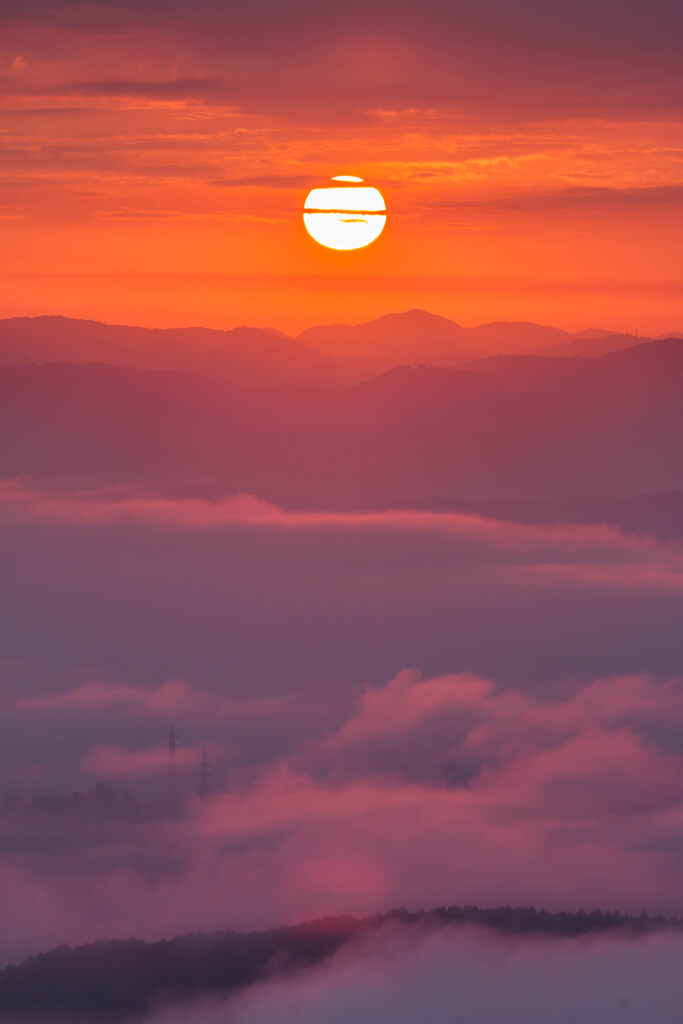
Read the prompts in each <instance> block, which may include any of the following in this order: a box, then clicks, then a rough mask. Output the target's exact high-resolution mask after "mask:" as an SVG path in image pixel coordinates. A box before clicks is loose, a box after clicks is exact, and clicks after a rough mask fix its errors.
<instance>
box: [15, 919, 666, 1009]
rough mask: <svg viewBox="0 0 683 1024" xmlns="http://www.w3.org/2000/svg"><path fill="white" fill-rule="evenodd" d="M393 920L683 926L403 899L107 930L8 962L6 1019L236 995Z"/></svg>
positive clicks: (575, 932)
mask: <svg viewBox="0 0 683 1024" xmlns="http://www.w3.org/2000/svg"><path fill="white" fill-rule="evenodd" d="M392 923H398V924H402V925H409V926H411V927H422V928H430V927H431V928H433V927H444V926H457V925H461V924H476V925H481V926H485V927H488V928H491V929H494V930H496V931H497V932H501V933H504V934H506V935H519V936H521V935H544V936H549V937H556V938H571V937H576V936H581V935H590V934H600V933H607V932H610V933H615V932H618V933H621V934H624V935H632V936H638V935H644V934H647V933H649V932H653V931H657V930H662V929H676V930H681V929H683V921H680V920H674V919H666V918H664V917H651V916H649V915H647V914H645V913H643V914H641V915H640V916H638V917H634V916H629V915H626V914H620V913H616V912H603V911H599V910H594V911H591V912H590V913H586V912H584V911H583V910H581V911H578V912H577V913H567V912H559V913H552V912H549V911H545V910H535V909H534V908H532V907H509V906H508V907H497V908H492V909H480V908H479V907H475V906H472V907H441V908H438V909H436V910H432V911H419V912H417V913H411V912H409V911H407V910H405V909H403V908H401V909H398V910H393V911H390V912H389V913H387V914H382V915H376V916H373V917H366V918H360V919H359V918H352V917H346V916H345V917H337V918H325V919H322V920H319V921H313V922H308V923H304V924H300V925H296V926H294V927H286V928H277V929H272V930H270V931H263V932H252V933H240V932H235V931H223V932H215V933H212V934H193V935H184V936H180V937H178V938H175V939H170V940H162V941H160V942H144V941H142V940H140V939H125V940H101V941H98V942H93V943H90V944H88V945H84V946H78V947H74V948H71V947H69V946H60V947H58V948H56V949H53V950H50V951H49V952H47V953H41V954H39V955H37V956H32V957H29V958H28V959H27V960H25V961H24V962H23V963H22V964H20V965H17V966H14V965H10V966H8V967H5V968H4V969H2V970H0V1014H1V1015H2V1018H3V1019H4V1020H21V1019H23V1018H30V1019H36V1018H44V1019H48V1018H60V1019H65V1018H70V1017H71V1018H78V1019H81V1020H84V1019H88V1020H90V1021H103V1022H113V1021H123V1020H127V1019H140V1018H143V1017H144V1016H146V1015H147V1014H148V1013H150V1012H151V1011H153V1010H155V1009H158V1008H160V1007H162V1006H165V1005H168V1004H171V1003H178V1002H183V1001H186V1000H191V999H196V998H198V997H201V996H209V995H228V994H230V993H231V992H234V991H236V990H238V989H241V988H244V987H246V986H248V985H251V984H254V983H255V982H258V981H260V980H263V979H265V978H267V977H270V976H273V975H278V974H284V973H290V972H292V971H296V970H300V969H302V968H306V967H312V966H314V965H315V964H318V963H320V962H322V961H324V960H325V959H326V958H328V957H330V956H332V955H333V954H334V953H336V952H337V951H338V950H339V949H340V948H341V947H342V946H343V945H344V944H345V943H347V942H349V941H350V940H351V939H354V938H357V937H359V936H362V935H364V934H368V933H371V932H373V931H376V930H377V929H379V928H380V927H382V926H387V925H390V924H392Z"/></svg>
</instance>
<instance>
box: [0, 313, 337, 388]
mask: <svg viewBox="0 0 683 1024" xmlns="http://www.w3.org/2000/svg"><path fill="white" fill-rule="evenodd" d="M53 362H67V363H108V364H110V365H113V366H132V367H136V368H138V369H146V370H186V371H188V372H191V373H201V374H206V375H208V376H212V377H217V378H221V379H226V380H229V381H231V382H233V383H236V384H254V385H258V384H260V385H263V386H266V387H267V386H269V385H271V384H312V383H321V382H324V381H330V380H334V379H337V378H338V377H339V375H340V373H339V369H338V368H337V367H336V366H335V365H334V361H333V360H331V359H330V358H329V357H328V356H325V355H324V354H323V353H320V352H317V351H315V349H312V348H309V347H308V346H307V345H305V344H304V343H303V342H300V341H296V340H295V339H293V338H289V337H287V335H284V334H281V333H280V332H278V331H274V330H268V329H261V328H257V327H236V328H235V329H234V330H231V331H215V330H209V329H207V328H203V327H178V328H171V329H165V330H161V329H157V328H147V327H125V326H119V325H112V324H102V323H98V322H97V321H95V320H72V319H69V318H67V317H62V316H39V317H17V318H14V319H10V320H0V363H38V364H42V363H53Z"/></svg>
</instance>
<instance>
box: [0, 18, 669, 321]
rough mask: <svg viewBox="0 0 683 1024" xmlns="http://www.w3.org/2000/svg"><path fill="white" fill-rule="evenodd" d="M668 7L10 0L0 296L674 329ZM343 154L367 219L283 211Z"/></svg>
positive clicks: (137, 307)
mask: <svg viewBox="0 0 683 1024" xmlns="http://www.w3.org/2000/svg"><path fill="white" fill-rule="evenodd" d="M681 27H682V26H681V9H680V5H678V4H677V3H674V2H672V0H657V2H656V3H655V4H648V5H646V4H645V3H644V0H638V2H636V3H634V4H630V5H629V6H628V8H625V7H624V5H623V4H616V3H613V2H611V0H600V2H599V3H598V4H597V5H596V4H591V5H588V4H587V3H575V4H573V5H572V6H571V7H570V8H567V7H563V8H561V9H559V8H558V9H554V8H553V9H551V8H548V5H547V4H541V3H540V0H533V2H529V3H526V4H522V5H517V6H515V7H514V8H512V7H510V5H508V4H504V3H502V2H501V0H487V2H485V3H483V4H479V5H476V7H472V6H471V5H465V4H464V3H456V4H449V5H443V4H441V3H439V2H437V0H429V2H427V3H426V4H420V5H417V4H409V5H405V6H403V7H402V8H400V10H396V9H395V7H393V6H392V7H391V9H390V8H389V6H388V4H386V3H385V2H384V0H373V2H372V3H371V4H364V5H362V6H361V5H358V4H352V5H351V6H349V5H348V4H345V5H344V6H343V9H341V8H331V9H327V8H322V7H320V6H319V5H313V4H312V3H311V2H310V0H298V2H297V3H294V4H291V3H288V4H283V3H281V2H277V0H260V2H255V3H253V4H250V5H248V7H247V6H243V5H239V6H238V5H227V6H224V7H221V8H220V9H219V8H216V6H215V5H213V4H209V3H208V2H204V0H201V2H199V3H193V4H190V3H189V2H187V0H176V2H171V3H164V4H160V3H155V2H149V3H146V4H145V5H143V6H142V7H141V6H140V5H139V4H133V3H130V2H128V0H119V2H117V3H114V4H104V3H100V2H95V3H91V4H89V5H88V6H87V7H75V6H73V5H71V4H67V3H65V2H63V0H53V2H50V3H47V4H37V3H21V4H19V3H17V2H14V0H13V2H10V3H7V4H4V5H3V11H2V13H1V14H0V39H1V40H2V41H1V43H0V137H1V138H2V141H3V148H2V157H1V159H2V171H3V194H2V200H1V202H0V221H1V222H2V231H3V238H4V244H3V247H2V255H1V256H0V274H2V275H3V278H4V280H5V281H6V282H7V287H5V288H4V289H3V299H2V302H1V304H0V315H15V314H33V313H48V312H49V313H53V312H61V313H65V314H68V315H78V316H90V317H96V318H102V319H107V320H110V321H119V322H121V321H128V322H137V323H145V324H154V325H160V326H163V325H171V324H189V323H195V324H206V325H211V326H232V325H234V324H236V323H240V322H248V323H266V322H267V323H271V324H273V325H274V326H277V327H280V328H283V329H286V330H296V329H301V328H302V327H305V326H308V325H310V324H311V323H313V322H318V321H321V320H323V321H324V320H327V321H329V320H335V319H345V320H360V319H363V318H367V317H370V316H374V315H378V314H380V313H383V312H386V311H387V310H389V309H395V308H397V307H399V306H401V307H403V306H405V305H406V304H408V305H417V306H426V307H428V308H430V309H432V310H434V311H435V312H440V313H443V314H445V315H449V316H452V317H456V318H457V319H459V320H460V321H462V322H465V323H467V322H475V321H482V320H492V319H501V318H506V319H534V320H545V321H550V322H553V323H556V324H558V325H559V326H564V327H571V328H575V329H576V328H581V327H585V326H606V327H611V328H617V329H620V330H634V329H635V328H640V330H641V331H643V332H650V333H661V332H664V331H666V330H670V329H681V326H682V324H683V308H682V304H681V298H680V295H681V292H682V289H681V271H680V267H681V266H682V265H683V243H682V242H681V238H683V233H682V232H681V227H682V226H683V224H682V221H683V217H682V210H683V143H682V141H681V111H682V109H683V72H681V68H680V61H679V54H678V52H677V48H676V46H675V45H674V44H673V40H675V39H676V38H679V37H680V29H681ZM341 172H352V173H357V174H358V175H359V176H362V177H364V178H365V179H366V180H367V181H368V182H370V183H372V184H376V185H378V186H379V187H380V188H381V189H382V192H383V194H384V195H385V196H386V198H387V203H388V206H389V209H390V211H391V217H390V222H389V226H388V228H387V230H386V231H385V233H384V235H383V237H382V238H381V239H380V241H378V242H377V243H376V244H374V245H371V246H370V247H369V248H368V249H367V250H364V251H362V252H356V253H354V254H352V255H349V254H339V253H334V252H325V251H321V249H320V247H319V246H316V245H315V244H314V243H312V242H311V241H310V239H309V238H308V237H307V235H306V233H305V231H304V229H303V226H302V223H301V206H302V202H303V199H304V196H305V194H306V192H307V190H308V189H309V188H310V187H311V185H312V184H314V183H315V182H316V181H319V180H322V179H325V178H328V177H329V176H330V175H332V174H336V173H341Z"/></svg>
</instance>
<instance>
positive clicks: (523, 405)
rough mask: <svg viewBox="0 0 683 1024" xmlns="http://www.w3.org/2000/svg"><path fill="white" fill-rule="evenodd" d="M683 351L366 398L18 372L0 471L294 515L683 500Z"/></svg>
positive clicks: (430, 375) (377, 384) (530, 365)
mask: <svg viewBox="0 0 683 1024" xmlns="http://www.w3.org/2000/svg"><path fill="white" fill-rule="evenodd" d="M682 388H683V341H681V340H678V339H670V340H663V341H657V342H650V343H647V344H643V345H640V346H637V347H632V348H630V349H626V350H622V351H619V352H615V353H611V354H609V355H606V356H602V357H599V358H596V359H587V358H577V357H574V358H571V359H567V358H564V359H563V358H549V357H542V356H496V357H492V358H490V359H485V360H477V361H475V362H471V363H469V364H468V365H466V366H463V367H459V368H443V367H428V366H421V367H416V368H410V367H407V366H399V367H395V368H393V369H392V370H390V371H389V372H388V373H385V374H382V375H380V376H378V377H376V378H373V379H372V380H369V381H365V382H363V383H361V384H357V385H353V386H347V387H340V386H336V387H333V386H323V385H316V386H307V387H300V386H291V385H290V386H284V385H283V386H279V387H273V388H263V387H258V388H256V387H251V388H247V387H237V386H235V385H231V384H229V383H227V382H225V381H221V380H216V379H209V378H206V377H203V376H200V375H197V374H194V375H193V374H185V373H180V372H177V371H174V372H170V371H150V370H139V369H132V368H124V367H112V366H106V365H89V366H87V365H72V364H65V363H62V364H47V365H44V366H31V365H16V364H15V365H6V366H3V367H0V432H1V433H2V436H3V438H4V439H5V443H4V445H3V448H2V451H1V452H0V475H1V476H3V477H14V476H28V477H33V478H36V479H43V480H45V479H50V480H53V481H54V480H57V479H61V480H71V481H78V482H79V484H80V485H84V486H85V485H88V486H89V485H95V486H109V485H113V484H116V485H118V484H136V483H144V484H145V485H152V484H155V485H159V486H166V487H174V486H178V485H180V484H181V483H182V484H187V483H188V481H189V482H191V481H203V482H204V483H203V484H202V486H205V487H206V488H207V489H208V490H210V491H211V492H212V493H215V494H226V493H231V494H234V493H237V492H249V493H255V494H258V495H259V496H261V497H262V498H265V499H267V500H270V501H273V502H276V503H279V504H284V505H287V506H289V507H309V508H336V509H360V508H364V509H368V508H387V507H404V508H405V507H418V508H433V509H443V508H454V507H456V506H457V504H458V503H461V502H463V501H524V500H533V499H544V498H551V497H556V496H560V495H561V496H565V497H567V498H572V497H574V498H575V497H586V496H591V495H606V496H609V495H635V494H639V493H640V494H644V493H651V492H666V491H678V490H681V489H683V448H682V446H681V445H680V443H679V439H680V437H681V436H682V432H683V403H681V401H680V394H681V390H682Z"/></svg>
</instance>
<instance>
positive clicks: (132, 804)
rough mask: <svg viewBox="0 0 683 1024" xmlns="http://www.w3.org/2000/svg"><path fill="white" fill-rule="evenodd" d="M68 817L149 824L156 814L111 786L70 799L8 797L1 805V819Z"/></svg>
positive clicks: (102, 784) (45, 795)
mask: <svg viewBox="0 0 683 1024" xmlns="http://www.w3.org/2000/svg"><path fill="white" fill-rule="evenodd" d="M36 816H38V817H68V818H75V819H78V820H81V821H92V822H100V821H102V822H116V823H130V824H137V823H140V822H144V821H149V820H150V819H151V817H152V812H151V810H150V808H149V807H147V806H146V805H145V804H143V803H141V802H140V801H139V800H137V799H136V798H135V797H134V796H133V794H132V793H131V791H130V790H129V789H128V788H125V789H122V790H121V791H120V792H118V791H117V790H115V789H114V787H113V786H110V785H109V783H107V782H98V783H97V784H96V785H95V786H93V788H92V789H89V790H75V791H74V792H73V793H69V794H68V795H57V794H52V793H32V794H31V795H30V796H7V797H5V798H4V799H3V800H1V801H0V819H2V818H10V819H22V818H26V817H31V818H35V817H36Z"/></svg>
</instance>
